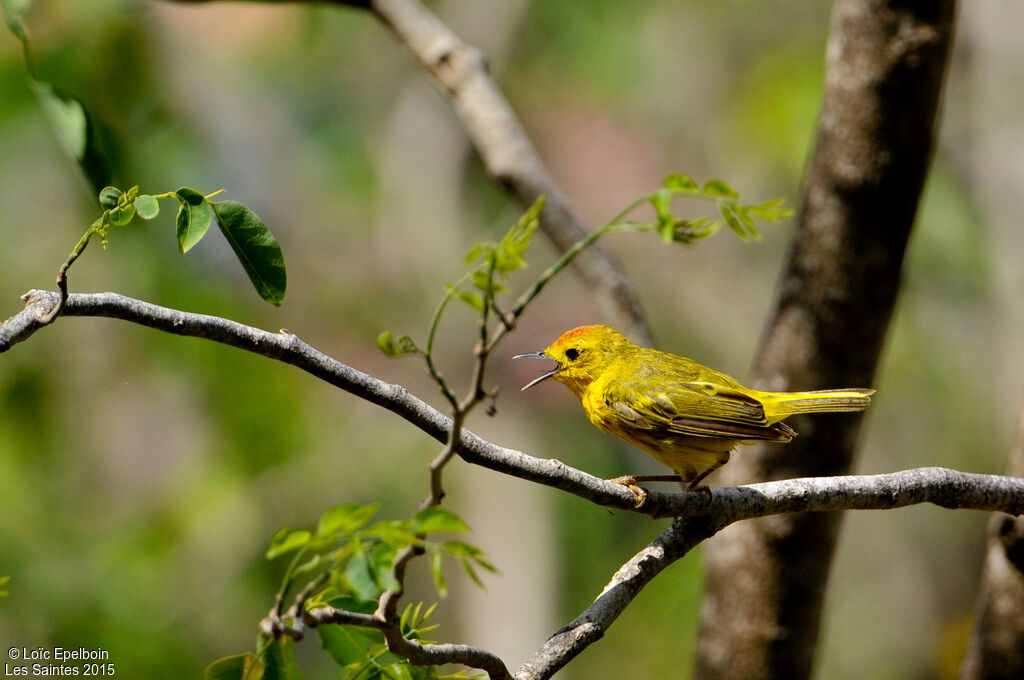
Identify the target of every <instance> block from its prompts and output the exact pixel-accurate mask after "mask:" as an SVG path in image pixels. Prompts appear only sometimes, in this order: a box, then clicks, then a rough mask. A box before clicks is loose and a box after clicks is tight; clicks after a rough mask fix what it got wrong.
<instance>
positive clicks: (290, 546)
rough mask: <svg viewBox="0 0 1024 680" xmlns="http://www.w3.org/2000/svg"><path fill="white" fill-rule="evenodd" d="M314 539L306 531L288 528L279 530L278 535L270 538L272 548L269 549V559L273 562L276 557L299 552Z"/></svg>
mask: <svg viewBox="0 0 1024 680" xmlns="http://www.w3.org/2000/svg"><path fill="white" fill-rule="evenodd" d="M312 537H313V536H312V534H310V533H309V532H308V531H306V530H305V529H299V530H298V531H292V530H291V529H289V528H288V527H285V528H283V529H279V530H278V531H277V533H275V534H274V535H273V536H272V537H271V538H270V548H268V549H267V559H268V560H272V559H274V558H275V557H280V556H281V555H284V554H285V553H289V552H291V551H292V550H297V549H298V548H301V547H302V546H304V545H306V544H307V543H309V541H310V539H311V538H312Z"/></svg>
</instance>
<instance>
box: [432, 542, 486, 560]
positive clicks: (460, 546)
mask: <svg viewBox="0 0 1024 680" xmlns="http://www.w3.org/2000/svg"><path fill="white" fill-rule="evenodd" d="M441 549H442V550H444V551H445V552H446V553H449V554H451V555H455V556H456V557H476V556H478V555H483V554H484V551H483V550H481V549H480V548H478V547H476V546H475V545H470V544H469V543H466V542H465V541H445V542H444V543H442V544H441Z"/></svg>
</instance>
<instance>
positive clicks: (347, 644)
mask: <svg viewBox="0 0 1024 680" xmlns="http://www.w3.org/2000/svg"><path fill="white" fill-rule="evenodd" d="M316 632H317V635H319V636H320V647H321V648H323V650H324V651H325V652H327V656H329V657H331V659H332V660H333V661H334V663H336V664H338V665H339V666H342V667H344V666H347V665H349V664H350V663H360V662H362V661H365V660H366V655H367V650H368V649H369V647H370V644H371V641H370V640H369V639H368V638H366V637H365V636H363V635H360V634H359V633H357V632H356V631H355V630H354V629H353V627H352V626H317V629H316Z"/></svg>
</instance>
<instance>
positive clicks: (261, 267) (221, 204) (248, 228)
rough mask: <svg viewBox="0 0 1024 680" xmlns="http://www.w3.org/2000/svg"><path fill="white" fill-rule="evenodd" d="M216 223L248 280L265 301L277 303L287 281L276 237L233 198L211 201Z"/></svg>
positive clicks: (278, 303) (279, 303)
mask: <svg viewBox="0 0 1024 680" xmlns="http://www.w3.org/2000/svg"><path fill="white" fill-rule="evenodd" d="M211 205H212V206H213V214H214V215H215V216H216V217H217V226H218V227H220V231H221V233H222V234H224V238H226V239H227V240H228V244H229V245H230V246H231V249H232V250H234V251H235V255H236V256H237V257H238V261H239V262H241V263H242V267H243V268H244V269H245V273H246V274H248V275H249V280H250V281H252V285H253V286H255V287H256V291H257V292H258V293H259V294H260V297H262V298H263V299H264V300H266V301H267V302H269V303H271V304H273V305H277V306H280V305H281V303H282V302H284V291H285V288H286V286H287V284H288V279H287V275H286V274H285V269H284V255H282V254H281V246H279V245H278V243H277V239H275V238H274V235H273V234H271V233H270V230H269V229H267V225H265V224H264V223H263V220H261V219H260V218H259V216H258V215H256V213H254V212H253V211H251V210H249V209H248V208H246V207H245V206H244V205H242V204H241V203H236V202H235V201H215V202H213V203H211Z"/></svg>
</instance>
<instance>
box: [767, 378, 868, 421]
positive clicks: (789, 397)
mask: <svg viewBox="0 0 1024 680" xmlns="http://www.w3.org/2000/svg"><path fill="white" fill-rule="evenodd" d="M874 393H875V391H874V390H869V389H861V388H857V387H854V388H850V389H845V390H818V391H815V392H767V393H764V394H762V395H759V396H760V397H761V401H762V403H764V405H765V413H766V414H767V416H768V419H769V420H770V421H771V422H777V421H779V420H782V419H783V418H786V417H789V416H792V415H795V414H797V413H828V412H836V411H863V410H864V409H866V408H867V407H868V404H870V403H871V395H872V394H874Z"/></svg>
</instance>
